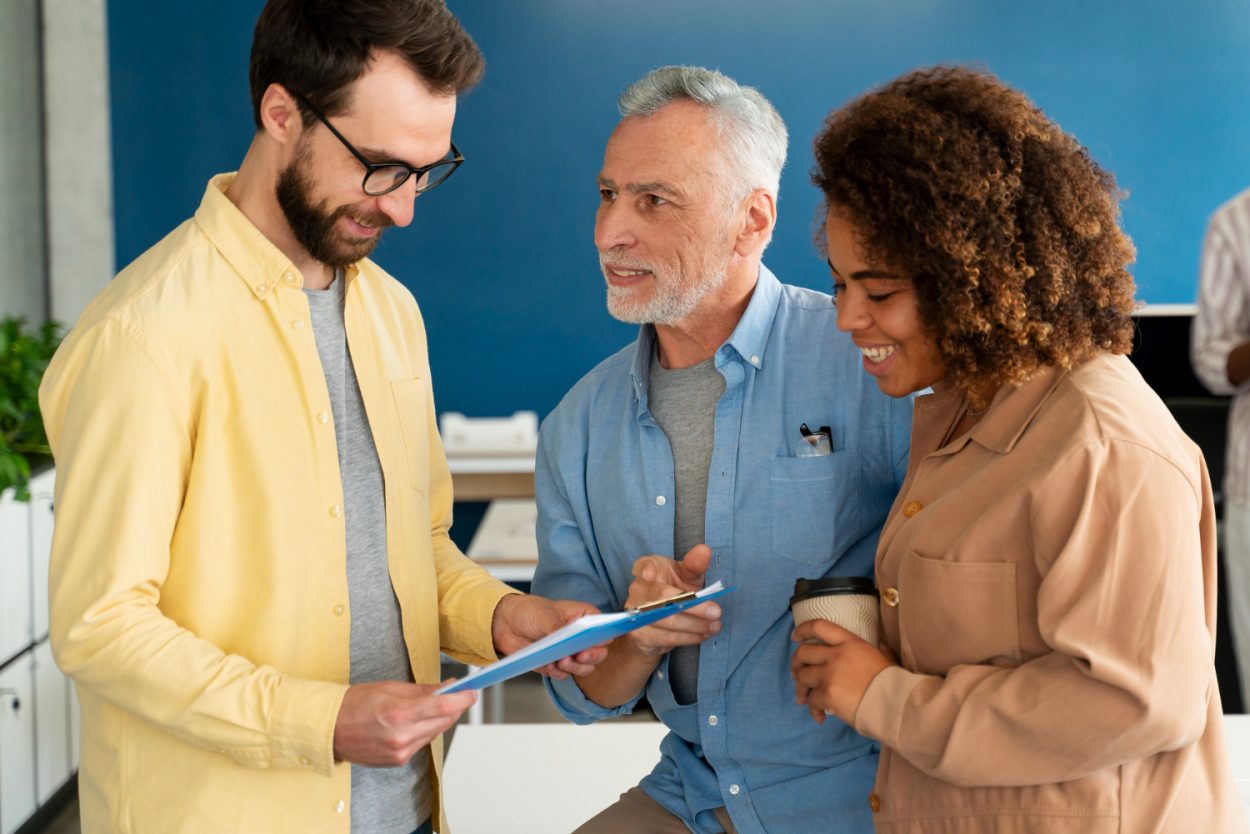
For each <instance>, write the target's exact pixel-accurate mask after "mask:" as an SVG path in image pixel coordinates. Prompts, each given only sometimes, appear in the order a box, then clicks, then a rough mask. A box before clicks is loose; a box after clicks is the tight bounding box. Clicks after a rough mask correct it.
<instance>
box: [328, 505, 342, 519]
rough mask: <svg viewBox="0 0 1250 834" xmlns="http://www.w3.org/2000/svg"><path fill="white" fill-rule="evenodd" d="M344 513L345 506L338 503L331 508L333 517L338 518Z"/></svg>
mask: <svg viewBox="0 0 1250 834" xmlns="http://www.w3.org/2000/svg"><path fill="white" fill-rule="evenodd" d="M342 514H343V508H342V507H340V506H339V505H338V504H335V505H334V506H333V507H331V508H330V516H331V517H333V518H338V517H339V516H341V515H342Z"/></svg>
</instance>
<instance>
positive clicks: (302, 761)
mask: <svg viewBox="0 0 1250 834" xmlns="http://www.w3.org/2000/svg"><path fill="white" fill-rule="evenodd" d="M299 763H300V764H302V765H304V766H305V767H307V766H308V765H310V764H312V762H311V761H309V759H308V757H307V756H300V757H299Z"/></svg>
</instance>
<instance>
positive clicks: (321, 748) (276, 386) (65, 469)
mask: <svg viewBox="0 0 1250 834" xmlns="http://www.w3.org/2000/svg"><path fill="white" fill-rule="evenodd" d="M230 181H231V176H230V175H223V176H220V177H217V178H215V179H214V180H213V181H212V182H211V183H210V184H209V187H208V189H207V192H206V193H205V195H204V200H203V202H202V203H201V205H200V208H199V210H198V211H197V212H196V214H195V217H194V218H193V219H191V220H188V221H187V222H186V223H183V224H182V225H181V226H179V227H178V228H177V229H175V230H174V231H173V232H172V233H171V234H170V235H169V236H168V237H166V238H165V239H164V240H163V241H161V242H160V243H158V244H157V245H156V246H154V247H153V248H152V249H150V250H149V251H148V252H146V253H144V254H143V255H142V256H140V257H139V258H138V259H137V260H136V261H135V262H134V263H132V264H131V265H130V266H129V267H127V268H126V270H124V271H123V272H122V273H121V274H120V275H118V277H117V278H116V279H115V280H114V281H113V282H112V283H111V284H110V285H109V286H108V287H107V288H106V289H105V291H104V292H103V293H101V294H100V296H99V297H98V298H96V300H95V301H94V302H93V303H92V304H91V306H90V307H88V308H87V310H86V311H85V312H84V313H83V315H82V317H81V319H80V320H79V322H78V324H77V326H76V327H75V328H74V330H73V332H72V333H70V335H69V336H68V338H67V339H66V340H65V342H64V344H63V345H62V346H61V348H60V350H59V351H58V352H57V354H56V356H55V357H54V358H53V360H52V363H51V365H50V366H49V368H48V372H47V375H46V376H45V377H44V381H43V385H42V387H41V389H40V404H41V406H42V408H43V416H44V420H45V422H46V424H47V429H48V436H49V438H50V439H51V442H52V447H53V450H54V453H55V457H56V463H57V484H56V515H57V524H56V532H55V536H54V539H53V554H52V573H51V605H52V609H51V610H52V623H51V637H52V646H53V650H54V652H55V654H56V658H57V662H58V663H59V664H60V666H61V668H62V669H63V670H65V672H66V673H67V674H69V675H70V676H71V677H72V678H73V679H74V681H75V683H76V684H77V688H78V694H79V698H80V701H81V705H82V733H83V739H82V741H83V743H82V762H81V769H80V774H79V792H80V799H81V808H82V820H83V830H84V831H85V832H88V834H91V833H92V832H112V831H117V832H137V833H141V832H159V833H160V834H170V833H171V832H226V831H248V832H253V831H264V832H279V831H291V832H310V831H324V832H344V834H346V832H348V831H349V826H350V813H351V773H350V766H349V765H346V764H343V763H336V762H335V760H334V754H333V735H334V724H335V720H336V717H337V714H338V709H339V705H340V703H341V701H342V698H343V694H344V692H345V691H346V689H347V681H348V672H349V633H350V624H351V611H350V608H349V604H348V591H347V568H346V558H347V557H346V544H345V534H344V518H343V512H342V506H343V494H342V489H343V487H342V482H341V480H340V476H339V467H338V457H337V452H336V448H335V433H334V424H333V420H330V419H326V415H329V414H330V413H331V408H330V399H329V395H328V393H327V390H326V384H325V376H324V374H323V373H322V369H321V363H320V360H319V358H318V355H317V348H316V344H315V342H314V337H313V329H312V327H311V326H310V325H309V316H308V302H307V299H306V297H305V295H304V293H303V292H302V291H301V289H302V286H303V279H302V277H301V275H300V272H299V271H298V270H297V269H296V268H295V267H294V265H292V263H291V262H290V261H289V260H288V259H287V258H286V257H285V256H284V255H283V254H282V253H281V252H280V251H279V250H278V249H277V248H276V247H275V246H274V245H273V244H272V243H270V242H269V240H268V239H266V238H265V237H264V236H263V235H262V234H261V233H260V232H259V231H258V230H257V229H256V228H255V227H254V226H253V225H252V224H251V223H250V222H249V221H248V220H247V218H245V217H244V216H243V214H242V213H241V212H239V210H238V209H237V208H236V207H235V206H234V204H233V203H231V202H230V201H229V200H228V199H227V198H226V196H225V194H224V193H223V192H224V191H225V189H226V188H227V186H228V185H229V183H230ZM345 317H346V328H347V340H348V344H349V347H350V350H351V354H352V361H353V366H354V368H355V371H356V375H357V377H358V379H359V383H360V391H361V395H362V396H363V398H364V403H365V410H366V412H367V414H368V417H369V424H370V427H371V429H372V433H373V439H374V443H375V445H376V446H377V450H378V457H379V459H380V460H381V464H382V472H383V476H384V478H385V485H386V489H385V493H386V499H385V500H386V521H387V525H386V526H387V531H386V540H387V560H388V564H389V569H390V575H391V581H392V583H393V585H394V588H395V594H396V596H397V598H398V599H399V604H400V608H401V610H402V616H403V631H404V640H405V642H406V644H407V646H408V652H409V657H410V659H411V663H412V670H413V675H414V678H415V680H416V681H417V682H419V683H434V682H437V681H438V679H439V650H440V648H441V649H442V650H443V651H446V652H447V653H448V654H451V655H452V656H455V657H457V658H460V659H463V660H466V661H469V662H473V663H478V664H481V663H485V662H488V661H491V660H493V659H495V651H494V648H493V645H492V640H491V628H490V626H491V618H492V614H493V612H494V609H495V606H496V605H497V604H498V602H499V600H500V599H501V598H502V597H503V596H504V595H505V594H507V593H509V589H508V588H507V586H505V585H503V584H501V583H499V582H497V581H495V580H494V579H492V578H491V577H490V576H489V575H488V574H487V573H486V572H485V571H483V570H482V569H481V568H479V567H478V566H476V565H475V564H474V563H473V562H471V561H469V560H468V559H467V558H465V557H464V556H463V555H462V554H461V553H460V552H459V550H457V548H456V547H455V545H454V544H452V542H451V540H450V538H449V537H448V528H449V527H450V525H451V508H452V488H451V479H450V475H449V473H448V470H447V462H446V459H445V457H444V455H443V450H442V445H441V443H440V441H439V437H438V433H437V430H436V427H435V412H434V404H433V395H432V393H431V387H430V373H429V362H428V358H427V354H426V341H425V328H424V326H423V324H422V320H421V315H420V312H419V311H418V309H417V306H416V303H415V302H414V301H413V298H412V296H411V294H409V293H408V291H407V290H406V289H404V288H403V287H402V286H401V285H400V284H399V283H398V282H396V281H395V280H394V279H393V278H391V277H390V276H388V275H387V274H386V273H384V272H383V271H382V270H381V269H379V268H378V267H377V266H375V265H374V264H372V263H370V262H369V261H362V262H361V263H359V264H358V265H356V266H354V267H352V268H349V269H348V270H347V273H346V310H345ZM431 753H432V755H431V759H432V761H433V763H434V764H433V772H432V773H431V778H432V779H433V780H434V789H435V796H436V797H438V795H439V791H438V773H439V770H440V767H441V761H442V744H441V739H440V740H436V741H435V742H434V743H433V744H432V750H431ZM440 807H441V804H440ZM436 816H437V819H436V823H437V824H438V825H439V826H440V828H441V829H442V830H445V828H443V827H442V819H441V818H442V814H441V811H440V813H439V814H437V815H436Z"/></svg>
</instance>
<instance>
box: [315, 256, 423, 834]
mask: <svg viewBox="0 0 1250 834" xmlns="http://www.w3.org/2000/svg"><path fill="white" fill-rule="evenodd" d="M304 292H305V294H306V295H307V296H308V308H309V317H310V319H311V320H312V325H313V333H314V334H315V335H316V340H317V353H318V354H319V355H320V356H321V367H322V369H323V370H324V372H325V377H326V387H327V388H328V389H329V394H330V406H331V410H332V412H333V414H334V437H335V442H336V443H337V444H338V456H339V472H340V476H341V478H342V481H343V509H344V517H345V520H346V530H347V590H348V601H349V603H350V605H351V618H352V625H351V683H353V684H358V683H367V682H370V681H380V680H400V681H409V680H412V669H411V667H410V665H409V663H408V652H407V649H406V647H405V645H404V635H403V630H402V628H401V626H400V613H399V600H397V599H396V598H395V589H394V587H393V586H392V585H391V577H390V572H389V569H388V566H387V560H386V498H385V494H384V492H383V483H382V466H381V464H380V463H379V461H378V452H377V448H376V447H375V446H374V444H373V435H372V434H371V433H370V430H369V418H368V416H367V415H366V414H365V404H364V400H363V399H362V398H361V396H360V385H359V384H358V383H357V382H356V371H355V369H354V368H353V367H352V361H351V355H350V353H349V351H348V347H347V330H346V327H345V324H344V316H343V301H344V288H343V278H342V276H341V275H338V276H336V277H335V279H334V283H332V284H331V285H330V288H329V289H327V290H322V291H314V290H307V289H306V290H305V291H304ZM429 765H430V752H429V748H424V749H422V750H421V752H420V753H418V754H417V755H416V756H415V757H413V759H412V761H411V762H409V763H408V765H406V766H402V767H390V768H370V767H360V766H353V767H352V809H351V818H352V832H353V834H409V832H411V831H413V830H414V829H415V828H416V827H417V826H418V825H419V824H420V823H422V822H424V821H425V820H426V818H427V817H429V816H430V813H431V811H432V809H433V796H432V793H431V791H430V784H429V779H428V778H427V773H428V770H429Z"/></svg>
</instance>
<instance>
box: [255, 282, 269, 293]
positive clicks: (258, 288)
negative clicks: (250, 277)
mask: <svg viewBox="0 0 1250 834" xmlns="http://www.w3.org/2000/svg"><path fill="white" fill-rule="evenodd" d="M256 292H258V293H260V294H261V295H264V294H265V293H267V292H269V285H268V284H257V285H256Z"/></svg>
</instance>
